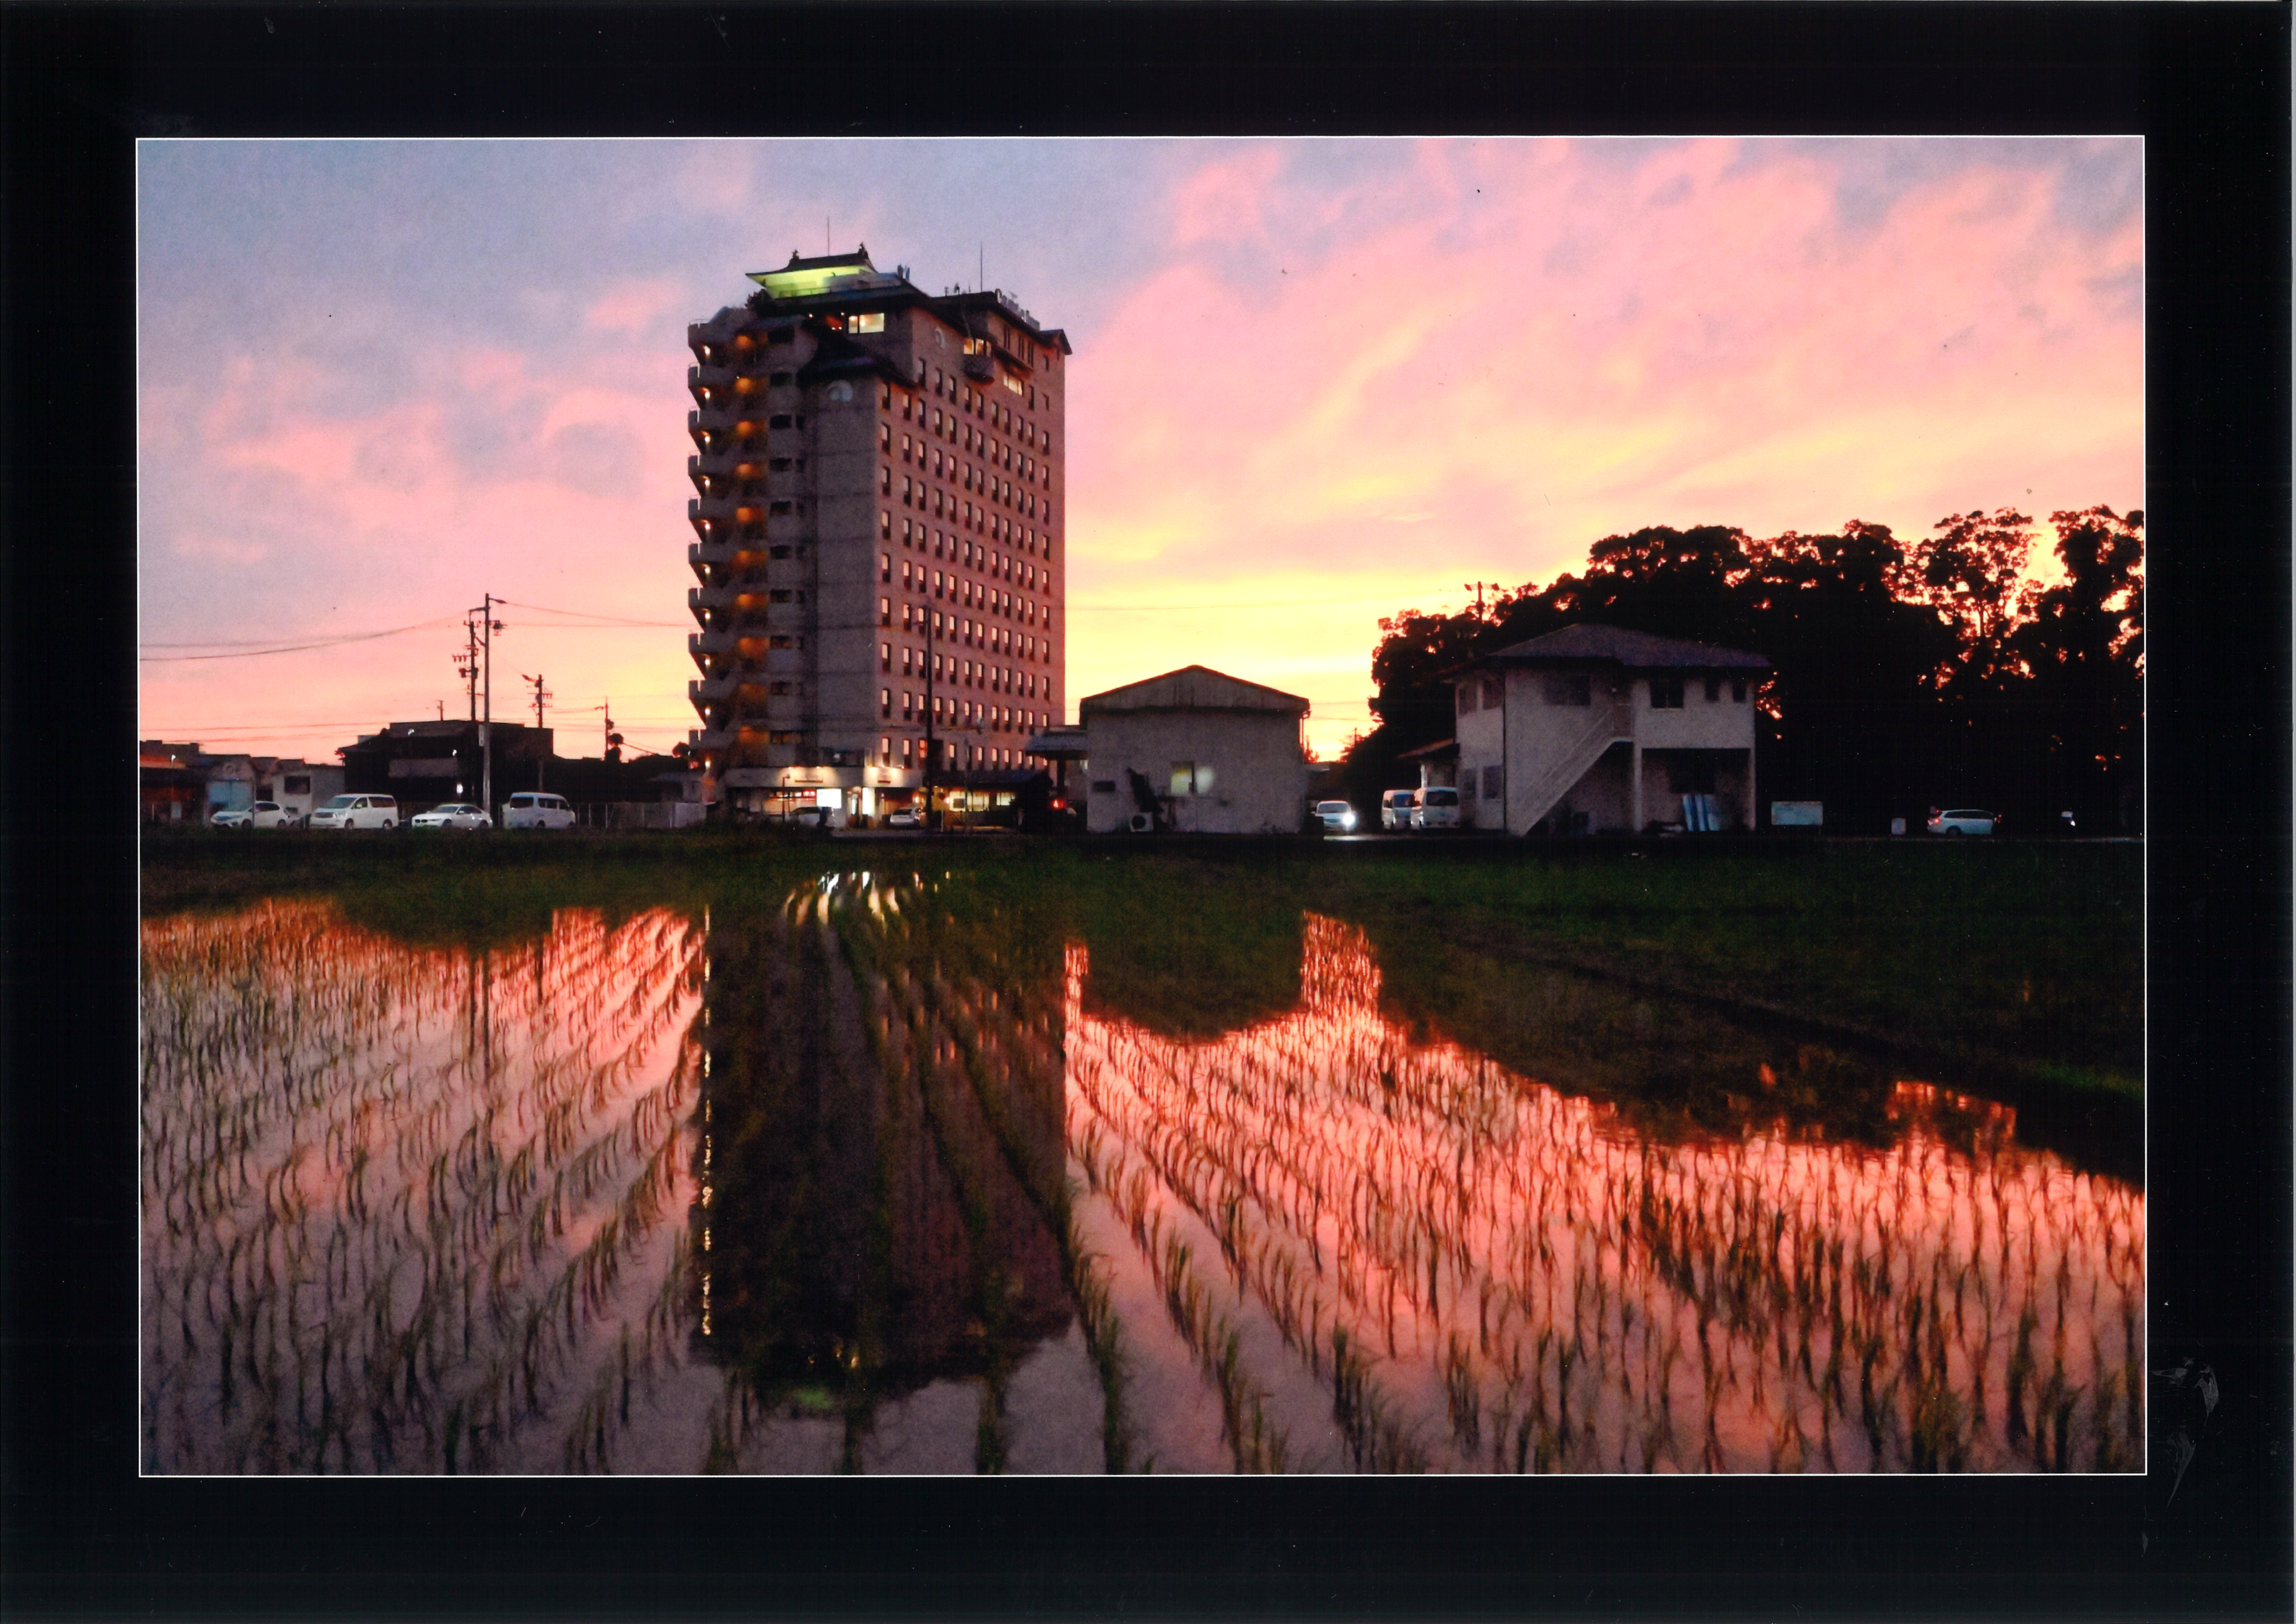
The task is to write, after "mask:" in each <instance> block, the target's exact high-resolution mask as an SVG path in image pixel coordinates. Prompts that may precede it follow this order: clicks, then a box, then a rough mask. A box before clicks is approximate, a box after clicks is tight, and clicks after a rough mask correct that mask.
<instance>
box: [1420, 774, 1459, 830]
mask: <svg viewBox="0 0 2296 1624" xmlns="http://www.w3.org/2000/svg"><path fill="white" fill-rule="evenodd" d="M1411 826H1412V827H1413V828H1414V829H1456V828H1457V827H1458V826H1459V791H1456V790H1451V789H1445V788H1444V787H1443V786H1441V785H1440V784H1430V785H1428V786H1427V787H1426V788H1425V789H1423V790H1422V791H1419V804H1418V805H1417V806H1415V807H1414V808H1412V809H1411Z"/></svg>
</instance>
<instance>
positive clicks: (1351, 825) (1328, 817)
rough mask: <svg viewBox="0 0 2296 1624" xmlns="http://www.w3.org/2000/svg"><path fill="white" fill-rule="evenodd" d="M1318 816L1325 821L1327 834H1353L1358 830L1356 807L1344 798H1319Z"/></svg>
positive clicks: (1317, 804)
mask: <svg viewBox="0 0 2296 1624" xmlns="http://www.w3.org/2000/svg"><path fill="white" fill-rule="evenodd" d="M1316 816H1317V817H1319V818H1321V819H1323V821H1324V833H1327V834H1353V833H1355V831H1356V809H1355V808H1353V807H1351V806H1349V804H1348V803H1347V802H1346V801H1344V800H1319V801H1317V802H1316Z"/></svg>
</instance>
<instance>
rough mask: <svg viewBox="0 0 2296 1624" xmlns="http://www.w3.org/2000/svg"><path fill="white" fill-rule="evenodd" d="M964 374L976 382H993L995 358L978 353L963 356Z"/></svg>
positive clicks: (994, 377) (994, 378)
mask: <svg viewBox="0 0 2296 1624" xmlns="http://www.w3.org/2000/svg"><path fill="white" fill-rule="evenodd" d="M964 375H965V376H966V377H968V378H970V379H972V381H974V382H976V383H989V382H993V381H995V380H996V357H994V356H988V355H978V356H967V357H964Z"/></svg>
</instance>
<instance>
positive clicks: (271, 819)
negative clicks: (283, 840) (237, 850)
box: [214, 800, 303, 829]
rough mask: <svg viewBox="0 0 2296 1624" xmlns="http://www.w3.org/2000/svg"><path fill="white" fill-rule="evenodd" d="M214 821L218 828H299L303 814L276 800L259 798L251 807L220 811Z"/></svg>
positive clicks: (301, 824)
mask: <svg viewBox="0 0 2296 1624" xmlns="http://www.w3.org/2000/svg"><path fill="white" fill-rule="evenodd" d="M214 823H215V826H216V827H217V828H218V829H299V828H301V827H302V826H303V815H302V814H301V813H299V812H298V811H296V810H295V809H294V808H291V807H283V806H281V805H280V804H279V803H278V802H277V801H275V800H258V801H257V802H256V803H255V804H254V805H253V806H251V807H238V808H234V809H232V810H231V811H228V812H218V813H217V814H216V815H215V819H214Z"/></svg>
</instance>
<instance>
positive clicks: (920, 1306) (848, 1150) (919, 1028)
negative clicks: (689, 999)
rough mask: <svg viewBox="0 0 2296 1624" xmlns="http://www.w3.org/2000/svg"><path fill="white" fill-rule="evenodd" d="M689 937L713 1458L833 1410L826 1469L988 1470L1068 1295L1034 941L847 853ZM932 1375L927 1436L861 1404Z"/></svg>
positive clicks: (742, 1455)
mask: <svg viewBox="0 0 2296 1624" xmlns="http://www.w3.org/2000/svg"><path fill="white" fill-rule="evenodd" d="M708 952H709V972H708V976H709V990H708V994H707V997H706V999H705V1010H706V1017H705V1018H706V1021H707V1027H706V1031H707V1038H706V1042H705V1047H706V1053H707V1056H708V1064H707V1068H706V1078H705V1081H704V1083H703V1086H702V1139H701V1150H700V1152H699V1156H700V1162H699V1166H698V1172H697V1176H698V1177H700V1179H701V1182H702V1186H703V1193H702V1202H701V1206H700V1207H698V1208H697V1210H696V1224H697V1226H698V1231H699V1240H700V1245H701V1269H700V1271H699V1275H698V1278H697V1281H696V1283H695V1292H694V1296H693V1301H692V1305H691V1308H692V1312H693V1317H694V1320H695V1322H696V1325H697V1330H696V1338H697V1343H698V1345H699V1346H700V1348H701V1349H702V1351H703V1352H704V1353H705V1355H706V1357H709V1358H711V1359H713V1360H716V1361H718V1362H720V1363H722V1364H724V1365H726V1366H728V1367H730V1368H732V1369H734V1370H736V1371H738V1372H739V1373H740V1374H741V1375H742V1378H743V1385H742V1393H743V1396H744V1401H743V1403H742V1405H741V1406H740V1407H739V1408H738V1410H737V1412H736V1415H735V1417H734V1427H733V1428H732V1430H731V1431H728V1432H727V1433H726V1434H725V1435H724V1436H722V1437H721V1438H719V1439H717V1440H715V1441H714V1444H713V1448H714V1449H715V1450H716V1452H717V1459H718V1463H719V1464H722V1465H725V1466H727V1467H741V1466H755V1465H757V1464H759V1463H761V1462H763V1461H767V1460H772V1459H775V1458H781V1457H783V1456H787V1454H788V1453H789V1451H790V1450H791V1449H792V1448H797V1449H798V1450H799V1453H803V1446H802V1443H801V1441H798V1440H801V1439H802V1438H803V1436H804V1434H805V1429H804V1428H803V1427H802V1426H801V1425H800V1426H799V1427H796V1428H794V1429H793V1428H791V1426H789V1425H787V1424H784V1423H791V1422H795V1423H804V1422H806V1421H808V1420H816V1421H822V1422H829V1421H832V1420H833V1421H834V1422H835V1423H836V1424H835V1425H834V1426H833V1427H824V1428H821V1429H816V1431H818V1432H819V1433H820V1436H819V1437H817V1438H816V1439H815V1444H814V1453H815V1454H816V1455H819V1456H824V1457H825V1458H826V1457H833V1464H835V1465H836V1466H838V1467H840V1468H841V1469H844V1470H859V1469H864V1468H865V1467H867V1466H869V1465H870V1464H872V1457H873V1454H874V1453H877V1452H880V1451H882V1450H884V1449H886V1448H897V1449H899V1450H901V1451H903V1452H905V1453H906V1454H909V1455H912V1456H914V1455H916V1454H918V1452H919V1451H920V1450H922V1453H923V1454H924V1455H925V1456H931V1458H932V1459H933V1462H934V1464H939V1465H961V1466H962V1467H964V1468H965V1469H972V1468H976V1467H977V1468H980V1469H985V1470H999V1469H1002V1468H1003V1467H1004V1466H1005V1465H1006V1464H1008V1456H1009V1455H1010V1452H1011V1449H1012V1448H1013V1438H1012V1435H1011V1434H1012V1431H1013V1425H1015V1424H1021V1425H1025V1424H1027V1423H1029V1422H1031V1421H1036V1420H1038V1419H1040V1418H1037V1417H1026V1416H1024V1417H1021V1420H1020V1422H1018V1423H1014V1422H1013V1417H1012V1415H1011V1413H1010V1412H1011V1406H1010V1405H1009V1402H1008V1398H1009V1393H1008V1389H1009V1387H1010V1384H1011V1381H1012V1378H1013V1375H1014V1374H1015V1372H1016V1371H1018V1370H1019V1369H1020V1368H1021V1365H1022V1363H1023V1361H1024V1360H1025V1359H1026V1358H1027V1357H1028V1356H1029V1352H1030V1350H1031V1349H1033V1348H1034V1347H1035V1345H1036V1344H1037V1343H1038V1342H1041V1341H1044V1340H1046V1339H1047V1338H1054V1337H1058V1336H1060V1335H1062V1333H1065V1332H1067V1331H1068V1330H1069V1328H1070V1322H1071V1320H1072V1319H1073V1317H1074V1315H1073V1309H1072V1307H1071V1304H1070V1293H1069V1287H1068V1280H1067V1275H1066V1272H1065V1270H1064V1267H1063V1265H1062V1253H1061V1247H1060V1242H1059V1239H1058V1234H1057V1227H1056V1226H1058V1225H1059V1223H1060V1221H1061V1213H1062V1198H1063V1196H1064V1191H1063V1189H1062V1183H1061V1177H1062V1139H1061V1133H1062V1117H1061V1061H1060V1042H1061V1035H1060V1034H1061V1019H1062V1006H1061V991H1062V984H1061V960H1060V952H1059V947H1058V945H1057V943H1056V942H1055V943H1047V942H1046V941H1045V940H1043V939H1041V938H1040V937H1035V936H1032V934H1031V933H1030V932H1029V931H1024V930H1020V929H1016V928H1014V925H1013V922H1012V921H1010V920H1008V919H1007V918H1005V917H1004V916H1002V915H1000V914H999V913H998V912H997V911H996V910H995V909H992V908H988V907H982V908H978V909H967V910H962V911H960V910H956V909H954V908H952V907H950V906H948V905H947V903H946V902H945V901H944V900H943V899H942V898H939V896H937V895H936V892H935V888H934V887H932V886H931V885H928V884H927V883H926V882H923V881H922V880H919V879H916V878H914V877H903V878H901V879H899V880H888V879H884V878H882V877H880V876H875V875H872V874H852V875H840V876H832V877H831V878H829V879H827V880H824V881H823V882H818V883H816V884H810V885H806V886H802V887H800V888H799V889H798V890H797V891H796V892H795V893H794V894H793V895H792V896H791V898H790V899H789V903H788V906H786V907H785V908H783V910H782V911H781V912H780V913H778V914H776V915H770V916H768V917H765V918H760V919H751V920H748V921H744V922H740V923H725V922H713V926H712V929H711V931H710V934H709V949H708ZM1074 1357H1076V1358H1077V1359H1078V1360H1080V1359H1081V1357H1082V1356H1081V1354H1080V1353H1079V1354H1076V1355H1075V1356H1074ZM935 1383H939V1384H944V1385H943V1389H942V1390H941V1391H940V1392H939V1394H938V1396H937V1398H935V1400H934V1401H933V1403H932V1404H931V1408H932V1409H933V1411H934V1414H935V1415H937V1416H938V1417H939V1418H940V1421H939V1424H937V1425H936V1426H932V1427H928V1428H925V1429H923V1430H924V1431H938V1432H939V1433H940V1434H942V1436H940V1437H939V1439H896V1438H894V1437H892V1436H891V1434H892V1433H893V1432H895V1431H900V1430H901V1429H899V1428H898V1427H895V1428H888V1427H887V1426H885V1425H883V1424H881V1415H880V1411H881V1407H885V1406H887V1405H888V1404H889V1403H892V1402H897V1401H899V1400H901V1399H903V1398H906V1397H908V1396H910V1395H913V1394H914V1393H915V1392H917V1391H918V1390H921V1389H924V1388H926V1387H928V1386H929V1385H930V1384H935ZM951 1383H954V1384H955V1385H953V1386H951V1385H947V1384H951ZM952 1415H954V1416H956V1417H958V1418H959V1419H958V1422H957V1424H955V1427H954V1428H953V1429H952V1427H951V1426H950V1425H949V1424H947V1418H948V1417H949V1416H952ZM968 1418H969V1421H970V1425H969V1426H968V1425H965V1424H964V1420H965V1419H968ZM1099 1428H1100V1420H1099V1416H1098V1415H1096V1414H1086V1415H1083V1416H1082V1417H1081V1418H1080V1419H1078V1418H1076V1417H1070V1431H1078V1430H1079V1429H1080V1430H1081V1431H1082V1432H1083V1434H1084V1435H1085V1436H1086V1438H1087V1439H1096V1438H1097V1435H1098V1432H1099ZM908 1430H909V1431H917V1430H918V1429H916V1428H910V1429H908ZM953 1454H954V1455H955V1456H957V1457H958V1458H956V1459H954V1460H952V1459H951V1458H950V1457H951V1456H952V1455H953ZM1091 1454H1092V1452H1091V1451H1089V1450H1087V1461H1086V1462H1085V1464H1094V1462H1093V1460H1092V1459H1091V1458H1090V1456H1091ZM908 1464H913V1465H914V1464H916V1463H915V1462H914V1461H912V1462H910V1463H908Z"/></svg>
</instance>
